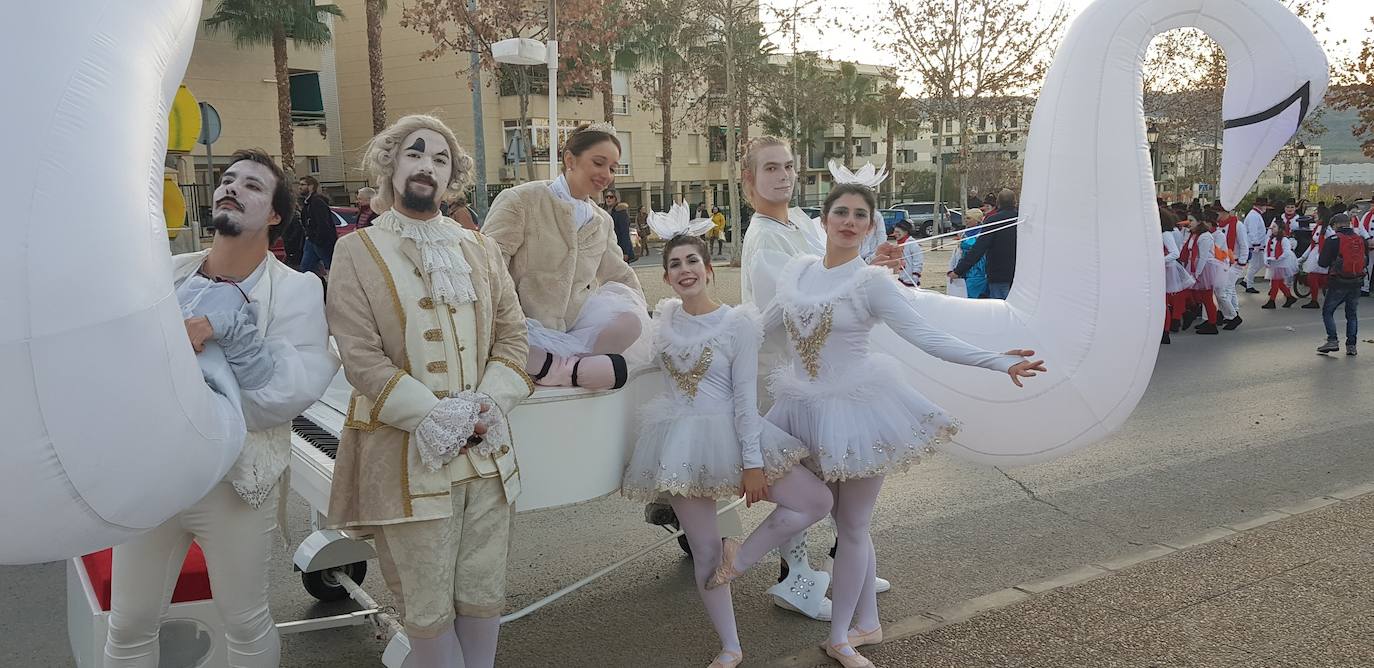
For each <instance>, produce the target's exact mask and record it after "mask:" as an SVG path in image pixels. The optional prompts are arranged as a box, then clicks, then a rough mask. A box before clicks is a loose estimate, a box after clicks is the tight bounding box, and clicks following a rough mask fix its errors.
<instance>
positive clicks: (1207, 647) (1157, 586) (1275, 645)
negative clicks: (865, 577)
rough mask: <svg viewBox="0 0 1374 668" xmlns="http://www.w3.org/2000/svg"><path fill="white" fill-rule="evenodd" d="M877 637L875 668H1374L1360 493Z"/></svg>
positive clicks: (934, 615)
mask: <svg viewBox="0 0 1374 668" xmlns="http://www.w3.org/2000/svg"><path fill="white" fill-rule="evenodd" d="M884 630H885V632H886V635H887V638H888V640H887V641H886V642H884V643H882V644H881V645H878V646H869V647H863V648H861V649H860V651H861V652H863V654H864V655H865V656H867V657H869V658H870V659H871V660H872V661H873V662H874V664H875V665H877V666H879V667H881V668H895V667H898V666H912V667H917V666H919V667H921V668H981V667H985V666H986V667H994V666H996V667H1001V666H1016V667H1025V668H1032V667H1034V668H1042V667H1043V668H1051V667H1053V668H1068V667H1078V666H1082V667H1085V668H1088V667H1091V668H1116V667H1122V668H1127V667H1129V668H1136V667H1142V668H1143V667H1154V666H1158V667H1161V668H1163V667H1165V666H1169V667H1173V666H1179V667H1183V666H1188V667H1194V666H1196V667H1208V668H1210V667H1213V666H1217V667H1220V666H1226V667H1236V668H1301V667H1308V666H1311V667H1318V666H1320V667H1322V668H1328V667H1331V668H1335V667H1346V666H1349V667H1350V668H1356V667H1360V666H1374V485H1366V486H1361V487H1358V488H1354V489H1351V490H1346V491H1344V492H1337V493H1334V494H1332V495H1330V496H1326V497H1318V498H1316V499H1312V500H1311V501H1309V502H1306V503H1302V504H1298V505H1295V506H1291V507H1287V508H1282V509H1278V510H1273V511H1269V512H1266V513H1264V514H1263V515H1260V516H1259V517H1256V518H1254V519H1252V520H1250V521H1246V522H1240V523H1236V524H1232V525H1227V526H1224V527H1216V528H1215V529H1213V530H1211V531H1208V532H1206V533H1204V534H1203V535H1201V536H1197V537H1195V538H1194V539H1191V540H1187V541H1180V542H1177V543H1174V544H1172V545H1153V546H1150V547H1148V548H1146V549H1145V550H1143V551H1142V552H1140V553H1137V554H1134V555H1130V556H1128V557H1123V558H1121V559H1117V560H1113V561H1110V562H1104V563H1100V564H1092V565H1087V566H1083V567H1081V568H1078V569H1075V570H1073V571H1070V572H1068V573H1065V574H1063V575H1061V576H1059V577H1056V578H1053V579H1050V580H1046V581H1042V582H1038V583H1027V584H1023V585H1019V586H1017V587H1012V588H1009V589H1004V590H1002V591H998V592H993V593H992V594H988V595H986V596H982V597H979V598H977V599H973V600H971V601H966V602H965V603H964V604H962V605H960V606H956V607H955V608H952V609H949V610H943V611H935V612H931V613H926V614H924V615H922V616H918V617H915V618H912V619H907V620H901V621H897V622H888V623H887V624H885V627H884ZM783 665H790V666H833V665H836V664H834V663H833V662H830V661H829V660H828V659H827V658H826V657H825V656H824V655H823V654H821V652H820V651H819V650H814V651H807V652H803V653H801V654H799V655H797V656H794V657H792V659H791V660H789V661H786V662H785V663H784V664H783Z"/></svg>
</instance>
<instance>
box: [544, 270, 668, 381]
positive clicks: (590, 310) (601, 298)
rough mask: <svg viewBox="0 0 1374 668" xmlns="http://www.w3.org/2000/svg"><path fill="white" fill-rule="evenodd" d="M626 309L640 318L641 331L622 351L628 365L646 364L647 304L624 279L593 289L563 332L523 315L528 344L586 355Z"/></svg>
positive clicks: (562, 354)
mask: <svg viewBox="0 0 1374 668" xmlns="http://www.w3.org/2000/svg"><path fill="white" fill-rule="evenodd" d="M625 313H629V314H631V315H633V316H634V317H635V318H637V319H639V321H640V323H639V332H640V334H639V339H638V340H636V341H635V342H634V344H633V345H631V346H630V347H629V348H628V349H626V350H625V351H623V352H621V355H624V357H625V362H626V364H627V365H628V366H629V367H630V368H631V369H634V368H639V367H644V366H648V365H649V364H650V363H651V362H652V358H653V350H652V348H653V335H652V333H651V332H652V330H651V329H650V328H649V307H648V306H647V305H646V304H645V303H644V297H643V296H641V295H640V294H639V293H638V292H635V290H634V288H631V287H630V286H628V285H625V284H624V283H604V284H602V285H601V287H598V288H597V289H596V290H594V291H592V294H591V296H589V297H587V301H585V302H583V303H582V310H581V311H579V312H578V313H577V320H576V321H574V322H573V324H572V327H570V328H568V331H566V332H560V331H558V330H556V329H549V328H548V327H545V326H544V325H542V324H541V323H540V322H539V321H538V320H535V319H534V318H526V319H525V326H526V328H527V329H528V330H529V341H530V347H531V348H535V347H537V348H541V349H543V350H545V351H547V352H551V353H553V354H554V355H557V356H559V357H575V356H578V355H586V354H588V353H590V352H591V351H592V345H593V344H595V343H596V338H597V337H598V336H600V335H601V331H602V330H603V329H604V328H605V327H606V325H607V324H609V323H610V322H611V321H612V320H613V319H615V318H616V316H619V315H621V314H625Z"/></svg>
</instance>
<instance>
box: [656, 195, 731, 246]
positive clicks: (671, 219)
mask: <svg viewBox="0 0 1374 668" xmlns="http://www.w3.org/2000/svg"><path fill="white" fill-rule="evenodd" d="M691 211H692V210H691V208H690V207H688V206H687V204H686V203H684V202H677V203H675V204H673V208H671V209H669V210H668V213H659V212H658V211H652V212H650V213H649V229H651V230H653V231H654V234H657V235H658V238H660V239H662V240H664V241H667V240H669V239H672V238H673V237H675V236H678V235H681V234H685V235H688V236H693V237H696V236H701V235H703V234H706V233H707V232H709V231H710V230H711V228H712V227H714V226H715V223H713V222H711V219H710V218H697V219H696V220H691V216H692V213H691Z"/></svg>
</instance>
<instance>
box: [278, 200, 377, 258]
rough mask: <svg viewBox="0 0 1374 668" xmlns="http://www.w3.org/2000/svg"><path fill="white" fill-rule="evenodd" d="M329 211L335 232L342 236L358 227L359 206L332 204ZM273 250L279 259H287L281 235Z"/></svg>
mask: <svg viewBox="0 0 1374 668" xmlns="http://www.w3.org/2000/svg"><path fill="white" fill-rule="evenodd" d="M329 211H330V213H333V214H334V232H335V233H336V234H338V235H339V236H340V237H342V236H343V235H345V234H348V233H349V232H352V231H353V230H355V229H357V228H358V207H356V206H331V207H329ZM271 250H272V254H273V255H275V256H277V259H278V260H281V261H282V262H285V261H286V247H285V246H284V245H283V244H282V238H281V237H277V240H276V241H273V242H272V247H271Z"/></svg>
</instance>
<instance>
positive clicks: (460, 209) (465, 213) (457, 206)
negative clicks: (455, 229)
mask: <svg viewBox="0 0 1374 668" xmlns="http://www.w3.org/2000/svg"><path fill="white" fill-rule="evenodd" d="M448 217H449V218H452V219H453V220H454V222H456V223H458V224H459V225H462V226H463V227H464V228H467V229H469V230H472V231H473V232H476V231H477V230H479V229H481V225H478V224H477V212H476V211H473V210H472V207H471V206H469V205H468V198H466V197H464V196H462V195H459V196H457V197H455V198H454V199H453V205H452V206H450V207H449V210H448Z"/></svg>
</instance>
